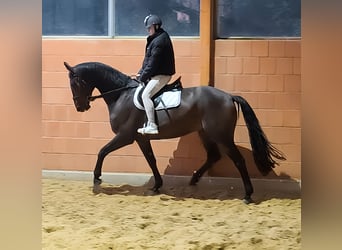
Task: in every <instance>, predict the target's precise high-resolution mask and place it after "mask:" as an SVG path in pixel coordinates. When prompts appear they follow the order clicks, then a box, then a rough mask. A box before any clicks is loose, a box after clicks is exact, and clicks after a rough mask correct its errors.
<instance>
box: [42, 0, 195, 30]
mask: <svg viewBox="0 0 342 250" xmlns="http://www.w3.org/2000/svg"><path fill="white" fill-rule="evenodd" d="M199 2H200V0H43V35H44V36H146V35H147V31H146V29H145V27H144V24H143V21H144V18H145V17H146V16H147V15H149V14H156V15H158V16H160V18H161V19H162V21H163V27H164V28H165V30H166V31H167V32H168V33H169V34H170V35H172V36H198V35H199V4H200V3H199Z"/></svg>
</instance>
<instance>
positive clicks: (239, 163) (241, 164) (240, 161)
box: [226, 141, 253, 204]
mask: <svg viewBox="0 0 342 250" xmlns="http://www.w3.org/2000/svg"><path fill="white" fill-rule="evenodd" d="M226 145H227V155H228V156H229V157H230V158H231V159H232V161H233V162H234V164H235V166H236V168H237V169H238V170H239V172H240V175H241V178H242V181H243V185H244V187H245V192H246V194H245V197H244V199H243V201H244V202H245V203H246V204H248V203H251V202H253V200H252V198H251V195H252V193H253V186H252V183H251V180H250V178H249V175H248V172H247V167H246V163H245V159H244V158H243V156H242V155H241V153H240V151H239V150H238V148H237V147H236V145H235V143H234V142H233V141H231V142H230V143H229V144H226Z"/></svg>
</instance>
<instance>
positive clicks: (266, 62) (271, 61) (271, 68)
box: [259, 57, 277, 74]
mask: <svg viewBox="0 0 342 250" xmlns="http://www.w3.org/2000/svg"><path fill="white" fill-rule="evenodd" d="M259 61H260V74H275V73H276V69H277V64H276V59H275V58H272V57H265V58H260V59H259Z"/></svg>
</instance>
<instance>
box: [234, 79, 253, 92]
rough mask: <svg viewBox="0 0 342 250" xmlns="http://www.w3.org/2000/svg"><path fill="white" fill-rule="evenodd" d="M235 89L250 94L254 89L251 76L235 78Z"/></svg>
mask: <svg viewBox="0 0 342 250" xmlns="http://www.w3.org/2000/svg"><path fill="white" fill-rule="evenodd" d="M235 86H236V87H235V88H236V90H238V91H243V92H246V91H247V92H249V91H252V89H253V79H252V76H251V75H237V76H235Z"/></svg>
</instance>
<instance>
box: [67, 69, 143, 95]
mask: <svg viewBox="0 0 342 250" xmlns="http://www.w3.org/2000/svg"><path fill="white" fill-rule="evenodd" d="M73 77H74V78H77V83H78V85H80V82H79V81H81V82H82V84H84V85H86V86H89V84H88V83H87V82H86V81H85V80H83V79H81V77H80V76H78V75H76V74H74V75H73ZM132 80H134V81H135V84H132V85H127V86H124V87H121V88H117V89H113V90H110V91H107V92H104V93H102V94H100V95H95V96H87V99H88V101H89V102H92V101H95V100H96V99H98V98H103V97H105V96H107V95H110V94H113V93H115V92H120V91H122V90H126V89H131V88H136V87H138V86H139V85H140V84H142V82H140V81H138V80H136V79H132ZM80 97H81V96H74V97H73V100H77V99H79V98H80Z"/></svg>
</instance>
